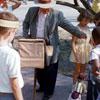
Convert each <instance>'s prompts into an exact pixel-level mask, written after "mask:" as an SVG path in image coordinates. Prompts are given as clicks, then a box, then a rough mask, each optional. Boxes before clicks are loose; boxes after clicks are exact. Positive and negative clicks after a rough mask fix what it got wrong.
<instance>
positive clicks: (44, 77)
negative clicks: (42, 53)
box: [37, 62, 58, 95]
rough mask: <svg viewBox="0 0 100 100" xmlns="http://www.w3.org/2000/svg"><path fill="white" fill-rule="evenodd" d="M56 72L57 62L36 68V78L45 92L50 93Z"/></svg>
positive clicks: (52, 89) (53, 86)
mask: <svg viewBox="0 0 100 100" xmlns="http://www.w3.org/2000/svg"><path fill="white" fill-rule="evenodd" d="M57 72H58V62H57V63H55V64H51V65H50V66H46V67H45V68H44V69H38V70H37V80H38V83H39V85H40V88H41V89H42V90H44V93H45V94H48V95H52V94H53V92H54V88H55V83H56V78H57Z"/></svg>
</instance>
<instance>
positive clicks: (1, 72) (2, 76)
mask: <svg viewBox="0 0 100 100" xmlns="http://www.w3.org/2000/svg"><path fill="white" fill-rule="evenodd" d="M16 77H17V78H18V80H19V86H20V88H22V87H23V85H24V82H23V78H22V75H21V68H20V56H19V54H18V53H17V51H15V50H14V49H12V48H10V47H8V46H2V47H0V92H3V93H12V92H13V91H12V88H11V84H10V79H11V78H16Z"/></svg>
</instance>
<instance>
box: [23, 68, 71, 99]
mask: <svg viewBox="0 0 100 100" xmlns="http://www.w3.org/2000/svg"><path fill="white" fill-rule="evenodd" d="M33 72H34V69H30V68H27V69H22V74H23V77H24V81H25V86H24V88H23V95H24V100H33V84H34V83H33V81H34V78H33V77H34V76H33ZM37 87H38V84H37ZM71 87H72V78H70V77H66V76H64V75H60V74H58V77H57V83H56V88H55V92H54V95H53V97H52V98H51V99H50V100H67V99H68V95H69V93H70V92H71ZM42 96H43V94H42V93H37V96H36V100H42V99H41V98H42Z"/></svg>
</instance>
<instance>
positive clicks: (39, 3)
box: [34, 0, 56, 8]
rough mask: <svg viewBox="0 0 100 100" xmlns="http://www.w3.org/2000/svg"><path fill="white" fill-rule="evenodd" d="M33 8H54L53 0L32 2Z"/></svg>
mask: <svg viewBox="0 0 100 100" xmlns="http://www.w3.org/2000/svg"><path fill="white" fill-rule="evenodd" d="M34 6H36V7H41V8H51V7H54V6H56V1H55V0H34Z"/></svg>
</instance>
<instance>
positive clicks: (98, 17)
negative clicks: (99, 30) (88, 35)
mask: <svg viewBox="0 0 100 100" xmlns="http://www.w3.org/2000/svg"><path fill="white" fill-rule="evenodd" d="M94 23H95V25H96V26H100V25H99V24H100V12H98V13H97V14H96V15H95V17H94Z"/></svg>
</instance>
